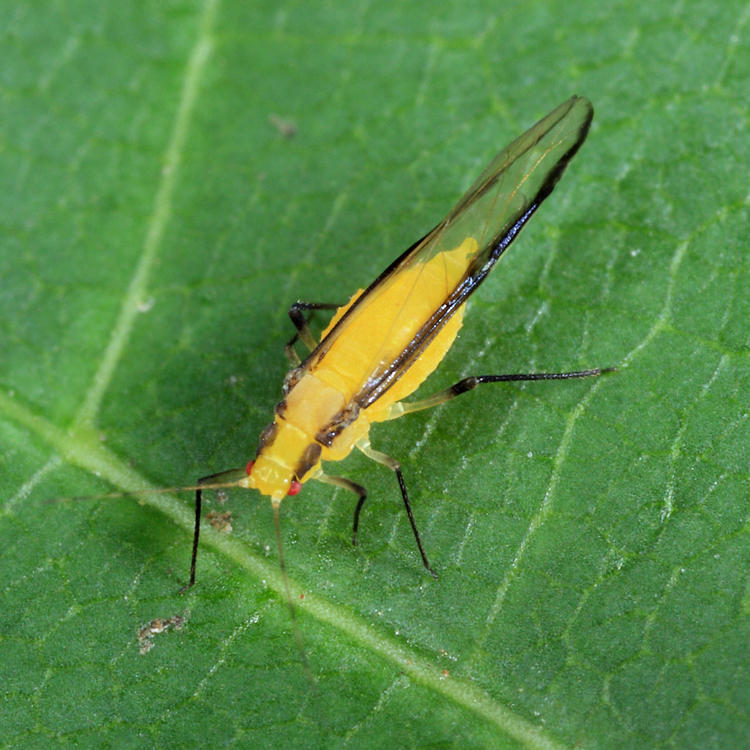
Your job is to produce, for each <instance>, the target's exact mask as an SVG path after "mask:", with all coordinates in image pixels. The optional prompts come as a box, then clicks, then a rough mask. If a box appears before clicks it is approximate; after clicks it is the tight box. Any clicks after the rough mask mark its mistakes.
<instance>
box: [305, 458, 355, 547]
mask: <svg viewBox="0 0 750 750" xmlns="http://www.w3.org/2000/svg"><path fill="white" fill-rule="evenodd" d="M315 478H316V479H317V480H318V481H319V482H325V484H332V485H333V486H334V487H341V488H342V489H345V490H349V492H353V493H354V494H355V495H359V500H358V501H357V507H356V509H355V510H354V527H353V529H352V544H353V545H354V546H355V547H356V546H357V529H358V528H359V512H360V511H361V510H362V506H363V505H364V504H365V500H366V499H367V490H366V489H365V488H364V487H363V486H362V485H361V484H357V483H356V482H352V480H351V479H347V478H346V477H331V476H328V474H323V472H321V473H320V474H317V475H316V476H315Z"/></svg>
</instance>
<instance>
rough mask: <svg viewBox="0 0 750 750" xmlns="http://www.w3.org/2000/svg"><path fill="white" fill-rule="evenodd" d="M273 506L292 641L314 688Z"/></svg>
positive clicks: (276, 509) (279, 528) (275, 507)
mask: <svg viewBox="0 0 750 750" xmlns="http://www.w3.org/2000/svg"><path fill="white" fill-rule="evenodd" d="M271 504H272V506H273V525H274V527H275V529H276V546H277V547H278V550H279V567H280V568H281V577H282V579H283V581H284V590H285V592H286V602H287V604H288V605H289V613H290V615H291V617H292V628H293V630H294V640H295V641H297V648H298V649H299V655H300V658H301V659H302V666H303V667H304V670H305V674H306V675H307V679H308V680H310V683H311V684H312V686H313V687H315V686H316V684H317V683H316V682H315V677H314V676H313V673H312V670H311V669H310V662H309V661H308V660H307V653H306V652H305V646H304V644H303V643H302V635H301V633H300V632H299V626H298V625H297V612H296V610H295V608H294V602H293V601H292V592H291V590H290V588H289V577H288V576H287V573H286V563H285V562H284V547H283V546H282V544H281V522H280V521H279V503H278V502H273V503H271Z"/></svg>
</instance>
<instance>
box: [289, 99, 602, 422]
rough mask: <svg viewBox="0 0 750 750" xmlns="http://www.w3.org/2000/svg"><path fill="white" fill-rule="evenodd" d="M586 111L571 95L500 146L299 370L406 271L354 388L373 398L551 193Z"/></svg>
mask: <svg viewBox="0 0 750 750" xmlns="http://www.w3.org/2000/svg"><path fill="white" fill-rule="evenodd" d="M592 117H593V108H592V106H591V103H590V102H589V101H588V100H587V99H584V98H582V97H572V98H571V99H569V100H568V101H566V102H564V103H563V104H561V105H560V106H559V107H557V108H556V109H555V110H553V111H552V112H550V114H548V115H547V116H546V117H544V118H543V119H541V120H540V121H539V122H537V123H536V125H534V126H533V127H531V128H530V129H529V130H528V131H526V132H525V133H524V134H523V135H521V136H520V137H519V138H517V139H516V140H515V141H513V143H511V144H510V145H509V146H507V147H506V148H504V149H503V150H502V151H500V153H499V154H497V156H496V157H495V158H494V159H493V160H492V162H491V163H490V164H489V166H488V167H487V168H486V169H485V170H484V171H483V172H482V174H481V175H480V176H479V178H478V179H477V180H476V181H475V182H474V184H473V185H472V186H471V187H470V188H469V189H468V190H467V191H466V193H465V194H464V196H463V197H462V198H461V199H460V200H459V202H458V203H457V204H456V206H455V207H454V208H453V209H452V210H451V212H450V213H449V214H448V215H447V216H446V218H445V219H443V221H441V222H440V223H439V224H438V225H437V226H436V227H435V228H434V229H433V230H432V231H431V232H429V233H428V234H427V235H425V237H424V238H422V240H420V241H418V242H416V243H415V244H414V245H412V247H410V248H409V249H408V250H407V251H406V252H405V253H404V254H403V255H401V257H399V258H398V259H397V260H396V261H394V262H393V263H392V264H391V265H390V266H389V267H388V268H387V269H386V270H385V271H384V272H383V273H382V274H381V275H380V276H379V277H378V278H377V279H376V280H375V281H374V282H373V283H372V284H371V285H370V286H369V287H368V288H367V289H366V290H365V291H364V292H363V293H362V294H361V295H360V297H359V298H358V299H357V300H356V301H355V302H354V304H353V305H351V307H350V308H349V309H348V310H347V311H346V313H345V314H344V315H343V316H342V317H341V318H340V320H338V322H337V323H336V325H335V326H334V327H333V328H332V329H331V330H330V331H329V332H328V334H327V335H326V336H325V337H324V338H323V340H322V341H321V342H320V344H319V345H318V346H317V348H316V349H315V350H314V351H313V352H312V353H311V354H310V356H309V357H308V358H307V360H305V362H303V364H302V366H301V369H308V368H310V367H314V366H315V365H316V364H317V363H318V362H320V360H322V358H323V357H324V356H325V354H326V352H327V351H328V350H329V349H330V347H331V346H333V345H334V344H335V342H336V341H337V340H338V339H339V338H340V337H341V336H343V335H344V334H347V333H352V334H354V329H356V328H357V327H358V326H357V322H358V319H362V318H363V317H365V316H367V315H368V313H372V312H373V309H377V307H376V306H380V309H381V310H382V308H383V305H384V302H383V300H384V299H385V298H386V297H385V295H387V293H388V291H389V289H393V288H394V287H395V285H396V284H397V283H400V282H403V281H404V279H405V278H406V276H407V275H408V276H409V281H408V286H407V291H406V292H404V291H401V292H400V297H399V298H400V299H401V302H399V305H400V307H399V309H398V310H396V312H395V313H394V315H393V318H392V322H390V323H389V325H388V326H387V327H385V328H381V330H380V332H379V333H378V334H377V335H379V336H380V337H381V338H382V341H381V342H380V343H378V344H376V345H375V346H373V345H372V342H371V346H370V348H371V350H372V351H375V352H376V355H374V356H373V357H372V362H371V366H370V367H368V368H366V372H363V377H362V388H361V390H360V391H359V392H358V393H357V394H356V395H355V396H354V400H355V401H356V402H357V403H358V404H359V406H360V407H362V408H365V407H367V406H369V405H371V404H372V403H374V402H375V401H376V400H377V399H378V398H379V397H380V396H381V395H382V394H383V393H384V392H385V391H386V390H387V389H388V388H389V387H390V386H391V385H393V383H394V382H396V380H398V378H399V377H400V376H401V375H402V374H403V372H404V371H405V370H406V369H407V368H408V367H409V366H410V365H411V364H412V363H413V362H414V360H415V359H416V358H417V357H418V356H419V355H420V354H421V352H422V351H424V349H425V348H426V346H427V345H428V344H429V343H430V341H432V339H433V338H434V337H435V335H436V334H437V332H438V331H439V330H440V328H441V327H442V325H443V324H444V323H445V322H446V321H447V320H448V319H449V318H450V317H451V316H452V315H453V314H454V313H455V312H456V311H457V310H458V309H459V308H460V307H461V305H463V304H464V303H465V302H466V300H467V298H468V297H469V295H470V294H471V293H472V292H473V291H474V290H475V289H476V288H477V287H478V286H479V284H480V283H481V282H482V281H483V280H484V278H485V277H486V276H487V274H488V273H489V271H490V270H491V269H492V267H493V266H494V264H495V263H496V262H497V260H498V258H499V257H500V255H502V253H503V252H504V251H505V249H506V248H507V247H508V246H509V245H510V243H511V242H512V241H513V239H514V238H515V236H516V235H517V234H518V232H519V231H520V229H521V228H522V227H523V225H524V224H525V223H526V221H528V219H529V218H530V217H531V215H532V214H533V213H534V211H535V210H536V209H537V208H538V206H539V205H540V204H541V203H542V201H544V199H545V198H546V197H547V196H548V195H549V194H550V193H551V192H552V190H553V189H554V187H555V184H556V183H557V181H558V180H559V179H560V177H561V176H562V173H563V172H564V170H565V167H566V166H567V164H568V162H569V161H570V160H571V159H572V158H573V156H574V155H575V153H576V151H577V150H578V148H579V147H580V146H581V144H582V143H583V141H584V140H585V138H586V135H587V133H588V129H589V126H590V124H591V119H592ZM467 239H473V241H472V242H467ZM459 248H462V249H463V252H462V253H459V258H460V260H459V261H458V262H455V261H456V257H455V256H456V253H457V251H458V250H459ZM443 257H444V258H445V263H443V262H442V258H443ZM449 261H450V262H449ZM436 267H439V269H440V271H441V272H440V273H439V274H438V275H437V277H436V274H435V273H434V272H433V273H428V272H424V273H423V270H425V269H428V268H429V269H431V270H432V271H434V270H435V269H436ZM412 299H418V300H424V301H425V302H424V303H423V304H422V305H421V309H420V311H416V310H415V305H414V304H409V300H412ZM376 317H377V315H376ZM415 318H416V319H415ZM407 330H409V331H411V332H412V333H409V335H408V337H407V338H406V339H404V337H403V336H401V337H400V338H399V336H397V335H395V333H394V332H397V331H407Z"/></svg>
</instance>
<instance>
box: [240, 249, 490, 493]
mask: <svg viewBox="0 0 750 750" xmlns="http://www.w3.org/2000/svg"><path fill="white" fill-rule="evenodd" d="M476 249H477V243H476V240H474V239H473V238H467V239H466V240H465V241H464V242H463V243H462V244H461V245H460V246H459V247H457V248H455V249H454V250H452V251H449V252H445V253H441V254H439V255H436V256H435V257H433V258H432V259H430V260H429V261H428V262H427V263H425V264H421V265H415V266H412V267H411V268H407V269H405V270H404V271H402V272H401V273H400V274H399V275H398V276H397V277H396V278H394V279H393V281H392V282H391V283H390V284H388V285H387V286H384V287H382V288H380V289H378V290H376V292H374V293H373V294H371V295H369V296H368V297H366V298H365V299H364V300H362V302H361V303H360V306H359V308H358V310H357V315H356V316H355V317H353V319H352V322H351V324H350V326H349V328H348V330H347V335H346V336H339V337H338V338H336V339H335V340H334V341H333V342H332V344H331V346H330V348H328V349H326V350H325V352H324V353H322V354H321V356H319V357H317V358H315V357H313V358H311V359H312V362H310V363H309V365H308V366H306V367H300V368H296V369H294V370H292V371H291V372H290V373H289V375H288V376H287V389H286V397H285V398H284V400H283V401H282V402H281V403H280V404H279V405H278V406H277V407H276V417H275V420H274V422H273V423H272V424H271V425H270V429H267V430H266V431H265V432H264V437H263V438H262V439H261V446H260V450H259V452H258V455H257V457H256V459H255V462H254V465H253V467H252V471H251V473H250V475H249V476H247V477H246V478H245V479H243V480H241V481H240V486H242V487H253V488H255V489H258V490H260V491H261V492H262V493H263V494H264V495H269V496H270V497H271V498H272V499H273V500H274V501H275V502H279V501H280V500H281V499H282V498H283V497H285V496H286V495H287V494H288V493H289V491H290V488H291V487H292V483H293V482H295V481H296V482H299V483H300V484H302V483H304V482H306V481H307V480H308V479H315V478H317V477H319V476H320V475H321V472H322V467H321V461H340V460H341V459H343V458H345V457H346V456H347V455H348V454H349V453H350V452H351V450H352V449H353V448H354V447H355V445H357V444H358V443H362V444H363V445H364V442H362V441H366V440H367V437H368V433H369V431H370V424H372V423H373V422H383V421H385V420H388V419H394V418H396V417H399V416H401V414H403V409H402V408H399V406H400V405H399V404H398V403H397V402H398V401H400V400H401V399H402V398H406V397H407V396H409V395H410V394H411V393H413V392H414V391H415V390H416V389H417V388H418V387H419V386H420V385H421V384H422V382H423V381H424V380H425V378H427V376H428V375H429V374H430V373H431V372H432V371H433V370H434V369H435V368H436V367H437V366H438V364H439V363H440V361H441V360H442V359H443V357H444V356H445V353H446V352H447V351H448V349H449V348H450V346H451V344H452V343H453V341H454V339H455V338H456V334H457V333H458V329H459V328H460V327H461V320H462V315H463V305H462V306H461V308H460V309H458V310H457V311H456V312H455V314H454V315H453V316H452V317H451V318H450V319H449V320H448V322H447V323H446V324H445V325H443V327H442V328H441V329H440V330H439V331H438V333H437V334H436V336H435V337H434V339H433V340H432V341H431V342H430V343H429V344H428V345H427V346H426V348H425V349H424V351H423V352H422V354H421V355H419V356H418V357H417V358H416V359H415V361H414V362H413V364H411V366H410V367H409V368H408V369H406V368H405V371H404V372H403V374H402V375H401V377H400V378H398V380H396V381H395V382H394V384H393V385H392V386H391V387H390V388H389V389H388V390H387V391H386V392H385V393H384V394H383V395H382V396H380V397H379V398H378V399H377V400H375V401H374V402H373V403H372V405H370V406H366V407H365V408H361V407H360V406H359V404H358V403H357V401H356V398H355V397H356V395H357V394H358V393H359V392H360V391H361V390H362V388H363V385H367V383H368V382H371V381H372V380H373V379H374V378H376V377H377V376H378V375H379V374H380V373H382V372H383V371H384V370H386V369H387V368H388V366H389V365H390V364H391V363H392V362H393V361H394V360H395V359H396V357H397V356H398V355H400V354H401V353H402V352H403V351H404V350H405V349H406V348H407V347H408V345H409V343H410V342H411V341H412V339H413V338H414V332H415V331H416V330H419V329H421V328H422V327H423V326H424V325H425V323H426V322H427V320H428V319H429V318H430V316H431V315H432V314H433V313H434V312H435V310H436V309H437V308H438V307H439V306H440V304H442V303H443V301H444V300H445V298H446V297H447V296H448V293H449V292H450V291H451V290H452V289H453V288H455V286H456V283H457V281H458V280H459V279H460V277H461V276H462V275H463V273H464V272H465V270H466V259H467V257H469V256H471V255H474V254H475V253H476ZM415 290H416V293H415ZM362 293H363V290H362V289H360V290H358V291H357V292H355V294H354V295H353V296H352V298H351V300H349V302H348V303H347V304H346V305H344V306H343V307H340V308H339V309H338V310H337V311H336V313H335V314H334V316H333V318H332V320H331V322H330V324H329V325H328V327H327V328H326V329H325V330H324V331H323V333H322V335H321V340H322V341H325V339H326V336H327V335H328V334H329V333H330V332H331V331H332V330H333V329H334V327H335V326H336V324H337V323H338V322H339V320H341V318H342V317H343V316H344V315H345V313H346V312H347V311H348V310H349V309H350V308H351V307H352V305H353V304H354V303H355V302H356V301H357V300H359V299H360V298H361V296H362ZM290 384H291V385H290ZM394 407H395V408H394Z"/></svg>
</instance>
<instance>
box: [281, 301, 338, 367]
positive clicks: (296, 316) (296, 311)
mask: <svg viewBox="0 0 750 750" xmlns="http://www.w3.org/2000/svg"><path fill="white" fill-rule="evenodd" d="M339 307H341V305H335V304H333V303H331V302H295V303H294V304H293V305H292V306H291V307H290V308H289V317H290V318H291V321H292V323H294V327H295V328H296V329H297V333H295V334H294V336H292V338H291V339H289V341H288V342H287V343H286V344H285V346H284V353H285V354H286V356H287V358H288V359H289V361H290V362H291V363H292V364H293V365H294V366H295V367H296V366H297V365H299V363H300V358H299V356H298V354H297V352H296V351H295V350H294V345H295V344H296V343H297V341H302V343H303V344H304V345H305V346H306V347H307V348H308V350H309V351H312V350H313V349H314V348H315V347H316V346H317V345H318V342H317V341H316V340H315V336H313V334H312V331H311V330H310V326H309V323H310V318H309V317H307V316H306V315H305V313H306V312H307V311H308V310H310V311H312V312H315V310H338V308H339Z"/></svg>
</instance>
